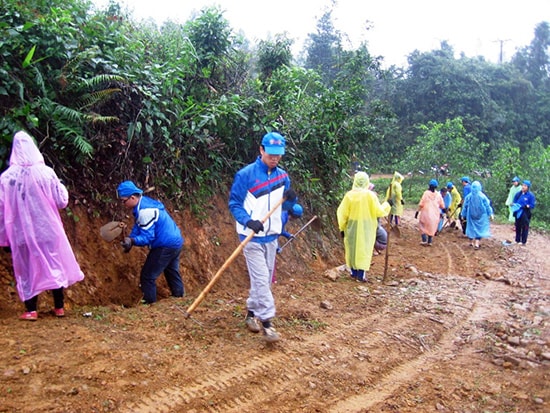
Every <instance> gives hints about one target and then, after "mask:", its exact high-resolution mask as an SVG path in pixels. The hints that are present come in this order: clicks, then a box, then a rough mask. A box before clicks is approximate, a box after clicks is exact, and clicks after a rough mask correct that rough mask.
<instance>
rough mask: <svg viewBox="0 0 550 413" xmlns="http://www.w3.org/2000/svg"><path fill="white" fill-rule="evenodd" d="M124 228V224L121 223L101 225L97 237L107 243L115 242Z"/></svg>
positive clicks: (113, 222) (114, 222) (112, 222)
mask: <svg viewBox="0 0 550 413" xmlns="http://www.w3.org/2000/svg"><path fill="white" fill-rule="evenodd" d="M124 228H126V224H125V223H124V222H122V221H111V222H108V223H106V224H105V225H103V226H102V227H101V228H100V229H99V235H100V236H101V238H103V239H104V240H105V241H107V242H111V241H113V240H115V239H116V238H117V237H118V236H119V235H120V234H122V231H123V230H124Z"/></svg>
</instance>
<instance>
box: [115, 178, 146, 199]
mask: <svg viewBox="0 0 550 413" xmlns="http://www.w3.org/2000/svg"><path fill="white" fill-rule="evenodd" d="M117 193H118V196H119V198H120V197H122V198H126V197H129V196H132V195H134V194H142V193H143V191H142V190H141V189H139V188H138V187H137V186H136V184H134V183H133V182H132V181H124V182H122V183H121V184H120V185H119V186H118V188H117Z"/></svg>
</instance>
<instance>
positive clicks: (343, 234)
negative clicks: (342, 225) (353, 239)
mask: <svg viewBox="0 0 550 413" xmlns="http://www.w3.org/2000/svg"><path fill="white" fill-rule="evenodd" d="M340 236H341V237H342V239H343V238H344V237H345V236H346V234H345V232H344V231H340Z"/></svg>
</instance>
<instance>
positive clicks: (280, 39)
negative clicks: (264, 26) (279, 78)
mask: <svg viewBox="0 0 550 413" xmlns="http://www.w3.org/2000/svg"><path fill="white" fill-rule="evenodd" d="M292 43H293V42H292V40H290V39H288V38H287V37H286V36H285V35H281V34H279V35H276V36H275V39H274V40H273V41H269V40H262V41H260V43H259V45H258V68H259V71H260V78H261V79H262V80H263V81H265V80H266V79H267V78H269V77H270V76H271V74H272V73H273V72H274V71H275V70H276V69H278V68H279V67H281V66H289V65H290V63H291V61H292V52H291V50H290V48H291V46H292Z"/></svg>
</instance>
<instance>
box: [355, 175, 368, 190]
mask: <svg viewBox="0 0 550 413" xmlns="http://www.w3.org/2000/svg"><path fill="white" fill-rule="evenodd" d="M369 184H370V179H369V176H368V175H367V174H366V173H365V172H357V173H356V174H355V177H354V178H353V189H368V187H369Z"/></svg>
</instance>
